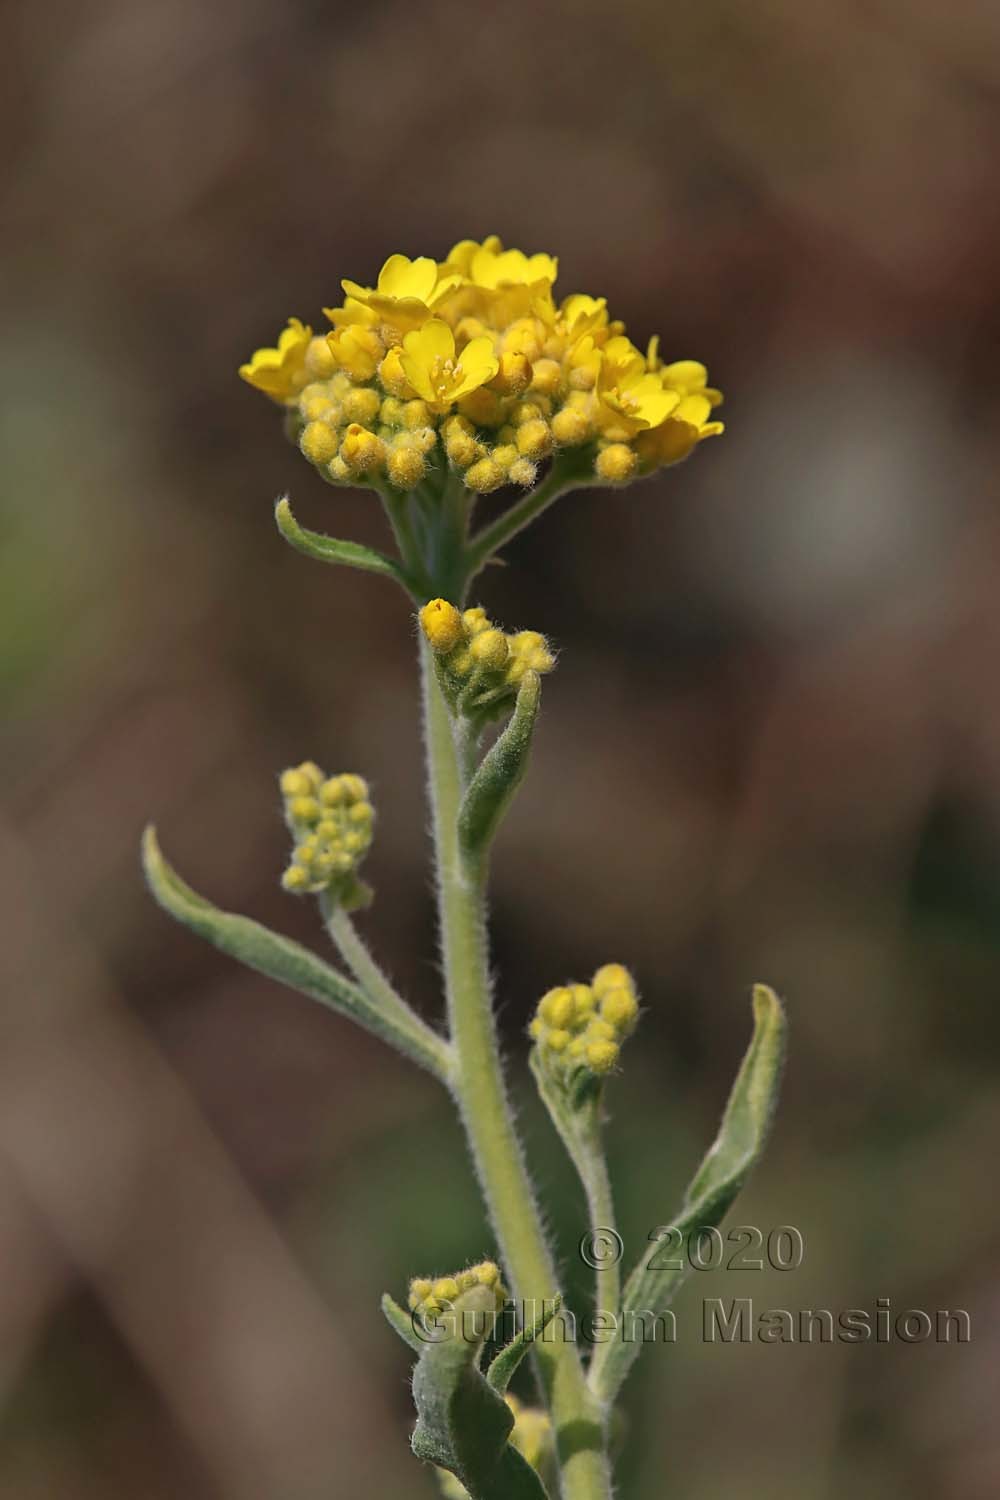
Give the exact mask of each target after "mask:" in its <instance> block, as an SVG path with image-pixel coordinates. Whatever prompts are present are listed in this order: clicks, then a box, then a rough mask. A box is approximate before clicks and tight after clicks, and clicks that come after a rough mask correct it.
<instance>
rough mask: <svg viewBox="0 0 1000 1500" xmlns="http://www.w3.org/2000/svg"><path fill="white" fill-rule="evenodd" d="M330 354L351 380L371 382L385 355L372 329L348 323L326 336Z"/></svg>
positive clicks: (379, 340) (380, 342) (380, 341)
mask: <svg viewBox="0 0 1000 1500" xmlns="http://www.w3.org/2000/svg"><path fill="white" fill-rule="evenodd" d="M326 341H327V344H328V345H329V347H330V353H331V354H332V355H333V357H334V359H335V360H336V361H337V364H338V365H339V366H340V368H341V369H342V370H345V371H346V372H347V374H348V375H350V377H351V379H352V380H371V378H372V376H373V375H374V374H375V371H376V370H377V369H378V367H379V364H380V363H381V361H382V358H383V355H384V354H385V347H384V345H383V343H382V340H381V339H380V338H379V336H378V334H377V333H376V332H375V330H374V328H368V327H365V326H364V324H361V323H348V324H347V325H346V326H344V327H339V328H335V329H334V331H333V333H328V334H327V336H326Z"/></svg>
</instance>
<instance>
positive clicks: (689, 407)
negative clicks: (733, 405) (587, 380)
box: [635, 339, 725, 471]
mask: <svg viewBox="0 0 1000 1500" xmlns="http://www.w3.org/2000/svg"><path fill="white" fill-rule="evenodd" d="M647 362H648V363H650V364H651V366H652V368H653V369H655V370H656V372H657V378H658V379H660V380H661V381H662V382H663V387H664V390H666V391H669V392H671V393H672V394H673V395H676V396H677V398H678V399H677V403H676V405H675V406H674V408H673V409H672V411H671V412H670V415H669V417H668V418H667V420H666V421H664V422H662V423H661V424H659V425H658V426H656V427H654V429H653V430H652V431H651V432H641V433H640V434H639V436H638V437H637V438H636V444H635V446H636V452H637V453H638V455H639V462H640V464H641V465H642V468H643V469H644V470H645V471H648V470H649V469H651V468H662V467H665V466H666V465H667V464H676V463H680V461H681V459H682V458H687V456H688V454H689V453H691V452H692V451H693V449H694V448H696V447H697V445H698V444H699V443H700V442H702V441H703V440H704V439H705V438H709V437H716V436H717V435H718V434H719V433H721V432H723V431H724V430H725V424H724V423H722V422H717V421H712V420H710V418H711V414H712V412H713V411H714V409H715V408H716V407H717V406H719V405H720V403H721V401H722V392H721V391H717V390H714V389H713V388H712V387H711V386H710V385H709V384H708V371H707V370H706V369H705V366H704V365H702V364H699V363H698V361H697V360H694V359H680V360H676V361H675V362H674V363H673V364H670V365H660V363H659V359H658V355H657V350H656V340H655V339H652V340H650V349H649V353H648V354H647Z"/></svg>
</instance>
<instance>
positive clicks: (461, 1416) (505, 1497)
mask: <svg viewBox="0 0 1000 1500" xmlns="http://www.w3.org/2000/svg"><path fill="white" fill-rule="evenodd" d="M494 1306H495V1303H494V1297H493V1293H492V1292H491V1291H490V1290H489V1289H488V1288H486V1287H474V1288H472V1290H470V1291H469V1292H465V1293H463V1294H462V1296H461V1297H459V1298H457V1299H456V1301H455V1304H454V1313H453V1315H452V1317H451V1318H449V1319H448V1320H447V1321H444V1320H442V1332H443V1333H444V1334H445V1335H446V1336H444V1337H442V1339H441V1340H440V1342H435V1343H428V1344H427V1346H426V1347H425V1349H424V1351H423V1353H422V1354H421V1356H420V1358H419V1360H418V1361H417V1366H416V1369H415V1370H414V1372H413V1399H414V1402H415V1404H416V1408H417V1425H416V1427H415V1428H414V1430H413V1438H412V1447H413V1451H414V1453H415V1454H416V1455H417V1457H418V1458H422V1459H424V1460H425V1461H427V1462H428V1463H434V1464H437V1465H438V1466H439V1467H440V1468H443V1469H448V1470H449V1471H450V1472H451V1473H452V1474H454V1475H455V1477H456V1478H457V1479H459V1480H461V1482H462V1484H464V1485H465V1488H466V1489H467V1490H468V1492H469V1494H470V1495H471V1496H472V1500H546V1493H545V1486H544V1485H543V1484H542V1481H541V1479H540V1478H539V1476H538V1474H537V1473H536V1472H535V1470H534V1469H533V1468H532V1467H531V1465H530V1464H529V1463H527V1462H526V1460H525V1459H524V1458H523V1457H522V1455H521V1454H520V1453H518V1451H517V1449H516V1448H513V1447H511V1445H510V1443H509V1442H508V1438H509V1436H510V1431H511V1428H512V1427H513V1425H514V1418H513V1415H512V1413H511V1410H510V1407H509V1406H508V1405H507V1403H506V1401H505V1400H504V1399H503V1397H502V1396H501V1395H499V1394H498V1393H497V1392H496V1391H495V1390H494V1389H493V1387H492V1385H490V1384H489V1382H488V1381H486V1380H484V1378H483V1376H482V1374H481V1372H480V1369H479V1360H480V1356H481V1354H482V1347H483V1333H482V1332H477V1331H475V1330H476V1328H478V1329H480V1330H485V1329H486V1328H487V1327H488V1326H489V1318H490V1314H491V1313H492V1310H493V1308H494ZM449 1325H451V1326H449ZM470 1325H473V1326H472V1327H470Z"/></svg>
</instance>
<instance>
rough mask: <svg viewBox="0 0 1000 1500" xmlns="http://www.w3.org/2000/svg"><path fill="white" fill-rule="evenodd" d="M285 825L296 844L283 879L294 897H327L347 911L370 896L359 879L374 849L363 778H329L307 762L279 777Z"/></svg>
mask: <svg viewBox="0 0 1000 1500" xmlns="http://www.w3.org/2000/svg"><path fill="white" fill-rule="evenodd" d="M280 785H281V794H282V797H283V799H284V805H285V822H286V823H287V825H288V829H289V832H290V833H291V835H292V838H293V840H294V842H295V848H294V850H293V853H292V859H291V863H290V864H289V866H288V868H287V870H286V871H285V873H284V875H283V876H282V880H281V883H282V885H283V886H284V887H285V890H286V891H292V892H293V893H294V894H296V895H301V894H305V893H310V894H312V895H321V894H323V893H328V894H329V895H331V896H333V897H334V898H335V899H336V900H337V901H338V902H339V903H340V904H341V905H343V906H346V907H351V906H358V905H362V904H363V903H364V901H365V900H366V899H368V897H369V896H370V893H369V892H367V891H366V888H365V887H363V886H362V885H361V883H360V882H359V881H358V879H357V871H358V867H359V865H360V864H361V861H362V860H363V859H364V857H365V855H366V854H367V853H368V850H369V849H370V847H371V842H372V828H373V825H374V821H375V813H374V810H373V808H372V805H371V802H370V801H369V792H368V783H367V782H366V781H365V780H364V778H363V777H361V776H355V775H352V774H345V775H342V776H325V775H324V774H323V772H322V771H321V770H320V768H319V766H317V765H316V763H315V761H311V760H307V761H303V763H302V765H300V766H295V767H293V768H292V769H290V770H288V771H284V772H282V775H281V781H280Z"/></svg>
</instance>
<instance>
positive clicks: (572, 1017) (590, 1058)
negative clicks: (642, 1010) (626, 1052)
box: [528, 964, 639, 1076]
mask: <svg viewBox="0 0 1000 1500" xmlns="http://www.w3.org/2000/svg"><path fill="white" fill-rule="evenodd" d="M638 1018H639V1001H638V998H637V996H636V992H635V985H634V983H633V981H632V976H631V974H630V973H629V971H628V970H627V969H626V968H624V967H623V966H622V965H621V964H605V965H604V966H603V968H600V969H598V971H597V973H596V974H595V975H594V977H593V979H592V980H591V981H590V983H589V984H566V985H560V986H559V987H558V988H557V989H554V990H549V991H548V993H547V994H545V995H543V996H542V998H541V1000H539V1002H538V1009H537V1010H536V1012H535V1015H534V1018H533V1019H532V1021H531V1025H530V1026H529V1028H528V1030H529V1033H530V1035H531V1036H532V1037H533V1039H534V1041H535V1044H536V1046H537V1048H538V1052H539V1056H540V1058H541V1060H542V1062H543V1063H544V1065H545V1066H546V1067H547V1068H548V1069H549V1071H550V1072H554V1073H557V1074H562V1075H566V1076H568V1075H569V1074H570V1073H573V1072H575V1071H576V1070H577V1069H579V1068H585V1069H587V1070H588V1071H589V1072H591V1073H596V1074H598V1075H603V1074H605V1073H609V1072H610V1071H611V1069H612V1068H613V1067H614V1066H615V1064H616V1063H617V1061H618V1054H619V1052H620V1051H621V1044H622V1042H623V1041H624V1040H625V1038H626V1037H627V1036H629V1035H630V1034H631V1033H632V1032H633V1031H634V1030H635V1023H636V1021H637V1020H638Z"/></svg>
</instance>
